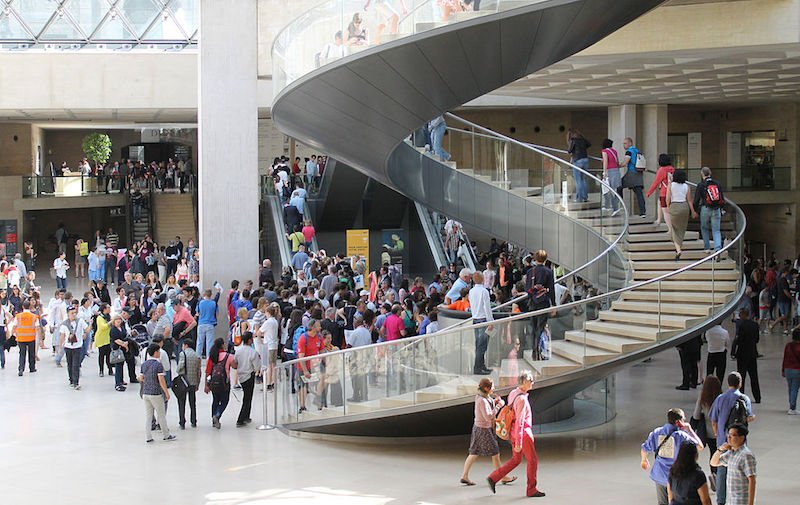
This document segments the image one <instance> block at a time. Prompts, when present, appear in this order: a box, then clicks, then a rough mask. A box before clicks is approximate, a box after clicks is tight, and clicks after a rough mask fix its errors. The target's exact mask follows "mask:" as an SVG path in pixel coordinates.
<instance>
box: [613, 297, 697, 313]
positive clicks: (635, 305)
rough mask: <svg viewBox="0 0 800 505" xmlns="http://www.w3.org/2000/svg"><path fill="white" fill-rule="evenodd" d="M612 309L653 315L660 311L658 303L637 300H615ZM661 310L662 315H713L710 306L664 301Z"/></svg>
mask: <svg viewBox="0 0 800 505" xmlns="http://www.w3.org/2000/svg"><path fill="white" fill-rule="evenodd" d="M709 300H710V298H709ZM611 308H612V309H613V310H624V311H627V312H646V313H652V312H653V311H655V310H659V306H658V302H657V301H656V303H653V302H652V301H635V300H615V301H614V302H612V303H611ZM660 310H661V313H662V314H676V315H682V316H692V317H697V316H700V317H707V316H708V315H709V314H710V313H711V307H710V306H709V305H698V304H691V303H665V302H664V301H663V299H662V302H661V307H660Z"/></svg>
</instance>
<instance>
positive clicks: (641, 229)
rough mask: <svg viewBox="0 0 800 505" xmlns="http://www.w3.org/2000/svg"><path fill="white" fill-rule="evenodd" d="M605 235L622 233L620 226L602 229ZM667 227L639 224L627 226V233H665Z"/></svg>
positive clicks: (661, 224)
mask: <svg viewBox="0 0 800 505" xmlns="http://www.w3.org/2000/svg"><path fill="white" fill-rule="evenodd" d="M603 231H605V232H606V233H614V234H619V233H620V232H622V225H612V226H607V227H605V228H604V230H603ZM666 231H667V225H666V224H664V223H660V224H655V223H640V224H638V225H632V226H628V233H630V234H634V233H637V234H638V233H653V232H666Z"/></svg>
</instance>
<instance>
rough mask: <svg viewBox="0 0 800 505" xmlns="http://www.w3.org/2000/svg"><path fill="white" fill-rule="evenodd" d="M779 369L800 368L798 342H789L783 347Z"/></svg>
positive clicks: (799, 347) (799, 345)
mask: <svg viewBox="0 0 800 505" xmlns="http://www.w3.org/2000/svg"><path fill="white" fill-rule="evenodd" d="M781 370H800V342H794V341H792V342H789V343H788V344H786V347H784V348H783V366H782V367H781Z"/></svg>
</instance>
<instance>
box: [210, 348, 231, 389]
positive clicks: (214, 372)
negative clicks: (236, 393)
mask: <svg viewBox="0 0 800 505" xmlns="http://www.w3.org/2000/svg"><path fill="white" fill-rule="evenodd" d="M227 361H228V353H225V356H224V357H222V358H220V359H219V361H217V362H216V363H214V364H213V365H212V366H211V380H210V381H209V382H208V385H209V386H210V387H211V389H216V390H220V389H227V387H228V385H229V382H228V372H227V370H226V369H225V363H226V362H227Z"/></svg>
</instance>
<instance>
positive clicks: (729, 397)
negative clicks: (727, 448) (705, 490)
mask: <svg viewBox="0 0 800 505" xmlns="http://www.w3.org/2000/svg"><path fill="white" fill-rule="evenodd" d="M741 385H742V376H741V375H740V374H739V372H731V373H730V375H728V390H727V391H725V392H724V393H722V394H721V395H719V396H718V397H717V398H716V400H714V403H712V404H711V410H710V411H709V413H708V416H709V417H710V418H711V427H712V428H713V429H714V436H715V437H716V440H717V447H721V446H722V445H723V444H724V443H726V442H727V438H728V430H727V429H726V425H727V424H728V416H729V415H730V413H731V409H732V408H733V406H734V405H736V402H737V401H738V400H739V398H741V399H742V400H744V405H745V409H746V410H747V422H748V423H751V422H753V421H754V420H755V418H756V416H755V415H753V406H752V403H751V402H750V398H749V397H748V396H747V395H746V394H744V393H742V392H741V391H739V388H740V387H741ZM726 478H727V468H726V467H725V466H724V465H723V466H719V467H717V476H716V487H717V503H719V504H720V505H724V503H725V499H726V492H725V480H726Z"/></svg>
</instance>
